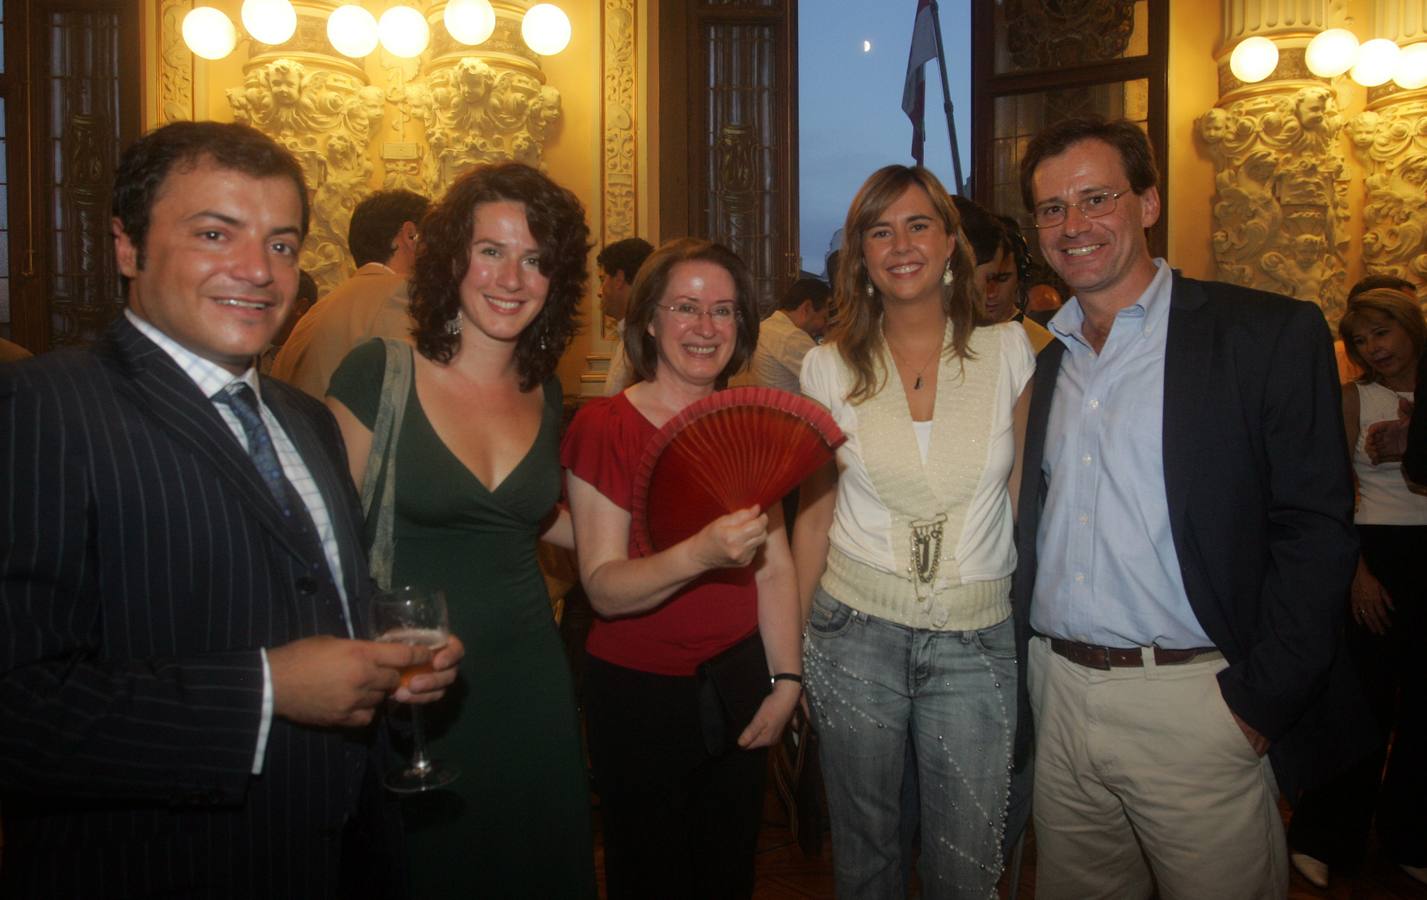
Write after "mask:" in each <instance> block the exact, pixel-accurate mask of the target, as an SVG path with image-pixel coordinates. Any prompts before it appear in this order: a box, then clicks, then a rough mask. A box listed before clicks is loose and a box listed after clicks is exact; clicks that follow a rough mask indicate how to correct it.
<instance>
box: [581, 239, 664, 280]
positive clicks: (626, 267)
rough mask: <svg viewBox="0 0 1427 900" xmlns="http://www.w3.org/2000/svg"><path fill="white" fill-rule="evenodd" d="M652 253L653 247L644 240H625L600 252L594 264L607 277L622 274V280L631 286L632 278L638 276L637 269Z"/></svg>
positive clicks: (616, 242)
mask: <svg viewBox="0 0 1427 900" xmlns="http://www.w3.org/2000/svg"><path fill="white" fill-rule="evenodd" d="M653 252H654V245H653V244H651V243H649V242H648V241H646V240H644V238H637V237H632V238H625V239H624V240H622V241H615V242H614V243H613V244H610V245H608V246H606V247H605V248H604V249H603V250H601V251H600V255H599V256H596V257H595V264H596V265H598V266H599V267H600V271H602V272H604V273H606V274H608V275H613V274H614V273H616V272H622V273H624V280H625V281H626V282H627V283H629V284H633V283H634V276H635V275H637V274H639V267H640V266H642V265H644V261H645V260H646V259H648V258H649V254H651V253H653Z"/></svg>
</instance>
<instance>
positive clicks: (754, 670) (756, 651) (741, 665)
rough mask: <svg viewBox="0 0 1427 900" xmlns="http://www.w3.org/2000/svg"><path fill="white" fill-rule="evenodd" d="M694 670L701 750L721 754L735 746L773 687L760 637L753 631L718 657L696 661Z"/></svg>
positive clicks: (715, 754)
mask: <svg viewBox="0 0 1427 900" xmlns="http://www.w3.org/2000/svg"><path fill="white" fill-rule="evenodd" d="M695 673H696V675H697V677H698V682H699V724H700V726H701V727H702V730H703V733H704V749H706V750H707V751H708V752H709V755H710V756H721V755H723V754H724V753H726V752H727V751H729V750H732V749H734V748H735V746H736V744H737V741H738V736H739V735H740V734H742V733H743V729H745V728H747V727H748V723H749V722H752V721H753V716H754V714H755V713H757V712H758V707H759V706H761V705H762V704H763V699H764V698H765V697H767V696H768V694H769V693H771V692H772V690H773V686H772V683H771V682H770V681H769V677H768V657H767V656H766V655H765V654H764V653H763V638H762V637H761V636H760V635H759V634H758V632H756V631H755V632H753V634H752V635H750V636H749V637H746V638H744V639H743V640H741V641H739V642H738V643H736V644H734V645H733V646H732V647H729V648H728V649H727V650H725V651H723V652H722V653H720V654H719V655H718V656H715V657H712V658H710V659H707V660H705V661H703V662H701V663H699V666H698V668H697V669H696V670H695Z"/></svg>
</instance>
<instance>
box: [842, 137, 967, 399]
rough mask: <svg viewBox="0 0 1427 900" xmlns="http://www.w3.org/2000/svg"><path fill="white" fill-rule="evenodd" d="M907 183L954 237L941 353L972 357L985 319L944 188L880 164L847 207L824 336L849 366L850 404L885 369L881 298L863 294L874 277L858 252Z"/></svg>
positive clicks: (923, 174)
mask: <svg viewBox="0 0 1427 900" xmlns="http://www.w3.org/2000/svg"><path fill="white" fill-rule="evenodd" d="M910 187H918V188H921V189H922V190H923V191H924V192H925V193H926V195H927V197H928V198H929V199H930V200H931V204H932V208H933V209H935V210H936V212H937V214H938V217H939V218H940V219H941V224H942V227H943V228H945V229H946V233H947V234H950V235H952V236H954V237H955V238H956V244H955V246H954V247H952V250H951V273H952V275H953V276H954V277H953V279H952V284H951V286H950V287H943V288H942V292H941V308H942V311H943V312H944V313H946V317H947V319H948V320H949V321H950V322H951V325H952V328H951V344H950V346H948V347H946V348H945V350H943V354H945V353H951V354H952V355H954V356H956V357H957V358H958V359H963V360H964V359H967V358H970V357H971V356H972V355H973V354H972V352H971V350H970V347H969V346H968V345H969V343H970V341H971V332H972V331H973V330H975V328H976V326H977V325H984V324H988V322H987V321H986V320H985V315H984V313H983V312H981V310H982V308H983V306H984V303H983V301H982V298H981V287H980V285H979V284H978V283H977V280H976V258H975V257H974V256H972V255H971V247H970V243H971V242H970V241H968V240H967V239H966V235H964V234H962V232H961V216H960V215H959V214H958V213H957V211H956V204H954V203H953V202H952V201H951V197H950V195H948V194H947V192H946V188H944V187H942V184H941V182H940V181H939V180H937V177H936V176H935V175H933V174H932V173H931V172H929V171H927V170H926V169H924V168H922V167H921V166H901V165H893V166H885V167H883V168H881V169H878V170H877V171H876V172H873V173H872V175H871V176H870V177H868V179H867V181H866V182H864V183H863V185H862V187H861V189H860V190H858V192H857V196H856V197H855V198H853V201H852V206H851V207H850V208H849V209H848V210H847V222H846V223H845V224H844V225H843V229H842V249H841V251H840V253H839V254H838V264H837V274H836V276H835V280H834V281H833V309H835V310H836V313H834V316H833V323H832V330H831V333H830V334H829V335H828V339H829V340H831V341H832V342H833V343H835V344H837V352H838V354H839V355H841V356H842V359H843V361H844V362H845V363H847V365H848V367H849V368H850V369H852V371H853V375H854V377H853V383H852V389H851V390H850V391H848V395H847V399H848V402H849V403H854V404H855V403H861V402H862V401H864V400H867V399H869V398H871V397H872V396H874V395H875V394H876V393H877V392H878V391H880V390H882V388H883V387H884V386H885V385H886V383H887V374H888V373H887V372H886V371H885V370H884V369H883V367H882V366H881V365H880V363H879V360H880V353H881V349H882V342H883V337H882V297H881V296H880V295H879V294H877V292H876V291H875V290H873V292H872V296H870V297H869V296H868V295H867V288H868V287H870V286H871V285H872V281H871V280H870V279H869V278H868V275H867V263H866V261H865V260H864V259H863V256H862V237H863V235H865V234H866V233H867V231H868V229H870V228H871V227H872V226H873V224H875V223H876V222H877V221H878V219H880V218H881V217H882V214H883V213H884V212H886V211H887V207H889V206H891V205H892V204H893V203H895V202H896V201H897V198H898V197H900V196H902V193H903V192H904V191H906V190H907V189H908V188H910Z"/></svg>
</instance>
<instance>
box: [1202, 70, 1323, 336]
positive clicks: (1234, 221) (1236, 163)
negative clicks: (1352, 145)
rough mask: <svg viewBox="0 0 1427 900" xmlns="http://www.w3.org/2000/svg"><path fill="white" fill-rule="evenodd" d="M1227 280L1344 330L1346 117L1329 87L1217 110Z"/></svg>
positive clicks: (1219, 231) (1217, 239)
mask: <svg viewBox="0 0 1427 900" xmlns="http://www.w3.org/2000/svg"><path fill="white" fill-rule="evenodd" d="M1198 127H1199V134H1200V137H1201V138H1203V140H1204V143H1205V145H1206V146H1207V148H1208V150H1209V154H1210V156H1211V158H1212V159H1213V160H1214V166H1215V172H1216V174H1215V178H1214V187H1215V194H1214V204H1213V215H1214V225H1215V230H1214V235H1213V245H1214V262H1215V265H1216V267H1217V271H1218V277H1220V278H1222V279H1224V280H1226V281H1231V282H1234V283H1236V284H1243V285H1248V286H1251V287H1257V288H1262V289H1264V290H1270V291H1277V292H1279V293H1283V294H1288V295H1290V296H1294V297H1299V298H1301V299H1304V300H1312V301H1314V302H1317V303H1319V304H1320V305H1321V306H1322V307H1323V310H1324V313H1325V314H1326V315H1327V316H1328V317H1329V319H1330V320H1333V321H1336V319H1337V318H1338V316H1339V315H1341V312H1342V306H1343V302H1344V298H1345V297H1346V295H1347V284H1346V282H1347V263H1346V253H1347V248H1348V243H1349V241H1348V234H1347V228H1346V226H1347V219H1348V205H1347V186H1348V178H1347V175H1346V174H1345V172H1344V169H1345V166H1344V157H1343V153H1342V150H1341V149H1340V145H1339V142H1338V135H1339V133H1340V132H1341V131H1342V128H1343V117H1342V115H1341V114H1340V113H1339V112H1338V107H1337V102H1336V100H1335V99H1334V96H1333V92H1332V91H1331V90H1330V89H1328V88H1327V87H1321V86H1313V87H1304V88H1299V89H1297V90H1293V91H1291V92H1270V93H1263V94H1259V95H1257V96H1253V97H1247V98H1244V99H1241V100H1235V101H1233V102H1231V103H1229V104H1228V105H1227V106H1219V107H1215V108H1214V109H1211V110H1209V112H1207V113H1205V114H1204V115H1203V116H1201V117H1200V118H1199V120H1198Z"/></svg>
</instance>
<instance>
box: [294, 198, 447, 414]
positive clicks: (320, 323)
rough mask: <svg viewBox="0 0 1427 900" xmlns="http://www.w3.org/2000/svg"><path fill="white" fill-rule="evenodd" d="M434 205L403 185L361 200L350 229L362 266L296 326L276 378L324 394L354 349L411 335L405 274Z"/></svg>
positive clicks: (408, 338)
mask: <svg viewBox="0 0 1427 900" xmlns="http://www.w3.org/2000/svg"><path fill="white" fill-rule="evenodd" d="M429 205H430V201H429V200H428V199H427V198H425V197H423V196H421V195H420V194H415V193H412V192H411V191H403V190H391V191H378V192H376V193H375V194H372V195H371V196H369V197H367V198H366V199H364V200H362V202H361V203H358V204H357V208H356V209H355V210H353V211H352V224H351V227H350V228H348V230H347V247H348V249H349V250H350V251H351V253H352V259H353V261H355V262H356V264H357V267H358V268H357V271H356V272H355V273H353V274H352V277H351V278H348V279H347V280H346V281H344V282H342V283H341V284H340V285H338V286H337V287H336V289H334V290H333V291H332V293H330V294H328V295H327V296H326V297H323V298H322V299H321V300H319V301H317V305H316V306H314V307H312V310H311V311H310V312H308V314H307V315H305V316H303V317H302V319H301V320H300V321H299V322H298V323H297V324H296V325H295V326H294V327H293V329H292V334H290V335H288V338H287V341H286V343H284V344H283V347H282V350H281V351H279V352H278V355H277V359H276V360H275V361H274V362H273V367H272V376H273V377H274V378H278V379H281V380H283V381H286V382H287V383H288V384H291V385H293V386H294V387H297V388H300V389H302V390H303V391H304V392H306V393H307V394H309V395H311V396H313V397H316V398H317V399H318V400H321V399H322V398H323V397H325V396H326V394H327V383H328V382H329V381H331V380H332V373H333V372H335V371H336V370H337V366H338V365H339V364H340V363H341V362H342V360H343V358H345V357H346V355H347V354H348V353H350V352H351V350H352V348H353V347H356V346H357V345H358V344H362V343H365V342H367V341H369V340H371V339H372V338H374V337H386V338H391V339H393V340H398V341H407V342H408V343H409V342H410V341H411V315H410V312H409V301H408V298H407V296H406V280H407V278H409V277H410V276H411V272H412V269H413V267H414V266H415V264H416V245H417V241H418V240H419V238H418V234H419V224H420V222H421V219H422V217H423V216H425V215H426V208H427V207H428V206H429Z"/></svg>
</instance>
